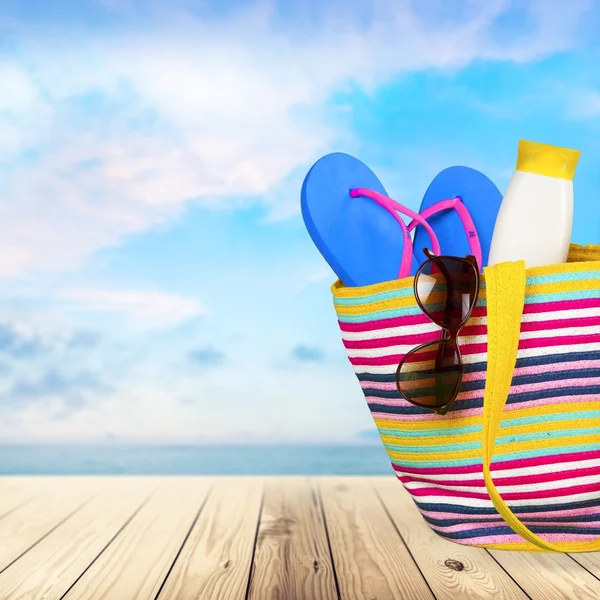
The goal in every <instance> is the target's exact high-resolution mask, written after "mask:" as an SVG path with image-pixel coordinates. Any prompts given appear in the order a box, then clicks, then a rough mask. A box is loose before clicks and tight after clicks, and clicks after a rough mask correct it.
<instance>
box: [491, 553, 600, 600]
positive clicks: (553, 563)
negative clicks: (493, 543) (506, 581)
mask: <svg viewBox="0 0 600 600" xmlns="http://www.w3.org/2000/svg"><path fill="white" fill-rule="evenodd" d="M490 554H492V555H493V557H494V558H495V559H496V560H497V561H498V562H499V563H500V564H501V565H502V566H503V567H504V568H505V569H506V571H507V572H508V573H509V574H510V575H511V577H512V578H513V579H514V580H515V581H516V582H518V584H519V585H520V586H521V587H522V588H523V589H524V590H525V591H526V592H527V594H528V595H529V597H530V598H532V600H564V599H565V598H577V600H588V599H589V600H598V598H600V581H598V579H596V578H595V577H594V576H593V575H590V573H588V572H587V571H586V570H585V569H584V568H583V567H581V566H580V565H578V564H577V563H576V562H575V561H574V560H572V559H571V558H570V557H569V556H568V555H566V554H557V553H554V552H511V551H505V550H490Z"/></svg>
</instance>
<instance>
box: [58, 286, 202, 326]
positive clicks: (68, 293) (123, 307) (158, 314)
mask: <svg viewBox="0 0 600 600" xmlns="http://www.w3.org/2000/svg"><path fill="white" fill-rule="evenodd" d="M60 297H61V298H62V299H64V300H65V301H67V302H70V303H71V304H70V305H68V308H69V309H71V310H91V311H97V312H109V313H120V314H122V315H125V316H126V317H127V319H128V320H129V321H131V322H132V323H133V324H134V325H135V326H137V327H141V328H144V329H163V328H167V327H172V326H174V325H177V324H179V323H181V322H182V321H185V320H186V319H189V318H191V317H197V316H199V315H204V314H206V310H205V309H204V307H203V306H202V304H201V303H200V301H199V300H197V299H196V298H188V297H185V296H181V295H179V294H167V293H164V292H159V291H147V290H112V289H85V288H79V289H78V288H70V289H67V290H63V291H62V292H61V293H60Z"/></svg>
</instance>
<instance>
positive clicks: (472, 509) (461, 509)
mask: <svg viewBox="0 0 600 600" xmlns="http://www.w3.org/2000/svg"><path fill="white" fill-rule="evenodd" d="M413 500H414V501H415V504H416V505H417V507H418V508H419V509H420V510H427V511H429V512H447V513H454V514H457V515H458V514H463V515H495V516H500V515H499V513H498V511H497V510H496V509H495V508H494V507H493V506H491V507H485V506H462V505H459V504H438V503H430V502H420V501H419V500H416V499H415V498H414V497H413ZM549 502H550V504H541V505H538V506H535V505H528V506H512V507H511V510H512V511H513V512H514V513H515V514H527V513H534V512H552V511H556V510H576V509H578V508H590V507H598V508H599V509H600V498H595V499H592V500H581V501H579V502H567V503H565V504H554V503H553V501H552V499H550V498H549Z"/></svg>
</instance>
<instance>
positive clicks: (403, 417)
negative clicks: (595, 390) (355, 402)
mask: <svg viewBox="0 0 600 600" xmlns="http://www.w3.org/2000/svg"><path fill="white" fill-rule="evenodd" d="M598 400H599V398H598V395H597V394H583V395H572V396H557V397H556V398H540V399H539V400H524V401H523V402H512V403H511V404H506V405H505V407H504V410H505V412H510V411H512V410H520V409H522V408H535V407H537V406H551V405H553V404H579V403H581V402H597V401H598ZM368 404H369V403H368ZM378 404H379V402H378ZM397 406H399V407H402V408H406V407H407V406H408V405H400V403H398V404H397ZM371 414H372V416H373V418H374V419H384V420H386V421H401V422H407V423H410V422H413V421H437V420H439V421H440V422H442V421H443V420H444V419H441V418H440V417H439V415H436V414H435V413H434V412H428V413H423V414H418V413H416V414H393V413H385V412H377V411H371ZM482 414H483V407H478V408H468V409H464V410H453V411H452V413H450V415H451V419H448V420H453V419H458V418H466V417H478V416H480V415H482Z"/></svg>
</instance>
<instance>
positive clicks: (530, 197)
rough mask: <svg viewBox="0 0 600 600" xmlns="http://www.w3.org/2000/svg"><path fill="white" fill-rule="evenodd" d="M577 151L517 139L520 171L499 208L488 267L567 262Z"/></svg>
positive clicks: (528, 265) (518, 169)
mask: <svg viewBox="0 0 600 600" xmlns="http://www.w3.org/2000/svg"><path fill="white" fill-rule="evenodd" d="M580 154H581V153H580V152H579V150H570V149H569V148H560V147H559V146H550V145H548V144H538V143H536V142H527V141H525V140H519V153H518V157H517V168H516V170H515V172H514V174H513V176H512V179H511V180H510V183H509V184H508V188H507V189H506V193H505V194H504V198H503V200H502V204H501V205H500V210H499V212H498V218H497V219H496V225H495V227H494V233H493V235H492V242H491V247H490V256H489V259H488V264H489V265H494V264H496V263H500V262H505V261H517V260H524V261H525V264H526V266H527V267H528V268H529V267H536V266H540V265H550V264H557V263H563V262H566V261H567V254H568V253H569V245H570V243H571V230H572V228H573V176H574V175H575V168H576V166H577V161H578V160H579V155H580Z"/></svg>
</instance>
